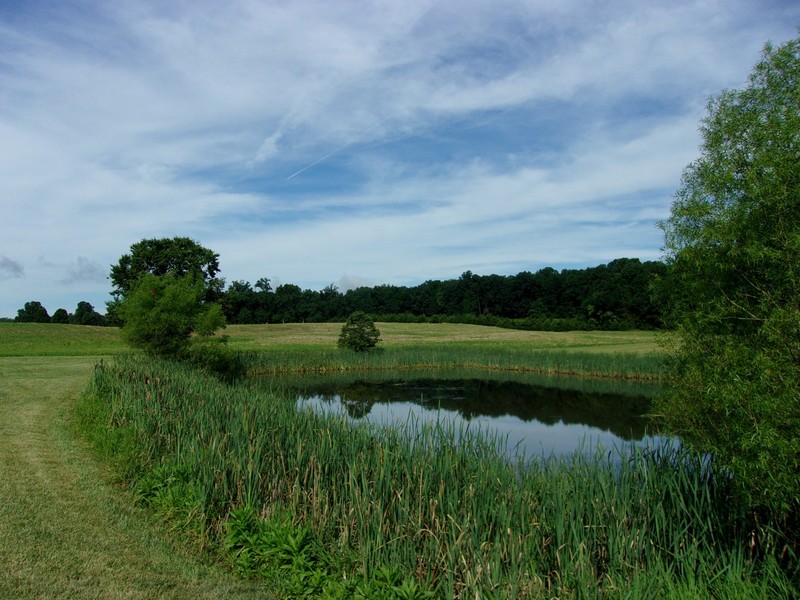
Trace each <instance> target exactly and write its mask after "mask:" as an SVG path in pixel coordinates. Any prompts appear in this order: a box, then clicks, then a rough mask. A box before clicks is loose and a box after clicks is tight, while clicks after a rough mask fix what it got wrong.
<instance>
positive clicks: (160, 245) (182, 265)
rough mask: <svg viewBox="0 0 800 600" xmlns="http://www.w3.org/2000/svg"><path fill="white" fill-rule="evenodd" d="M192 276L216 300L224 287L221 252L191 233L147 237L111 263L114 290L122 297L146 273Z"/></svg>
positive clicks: (206, 297) (116, 295) (206, 296)
mask: <svg viewBox="0 0 800 600" xmlns="http://www.w3.org/2000/svg"><path fill="white" fill-rule="evenodd" d="M148 273H149V274H151V275H156V276H159V277H161V276H164V275H171V276H173V277H191V278H193V279H196V280H200V281H202V282H203V283H204V285H205V289H204V294H205V299H207V300H213V299H215V298H216V297H217V296H218V295H219V293H220V292H221V291H222V287H223V281H222V279H220V278H218V277H217V274H218V273H219V255H218V254H217V253H215V252H212V251H211V250H209V249H208V248H205V247H203V246H201V245H200V244H198V243H197V242H195V241H194V240H192V239H190V238H187V237H174V238H160V239H145V240H142V241H141V242H137V243H136V244H133V245H132V246H131V251H130V254H123V255H122V257H121V258H120V259H119V262H118V263H117V264H116V265H113V266H112V267H111V283H112V284H113V286H114V288H113V290H112V291H111V294H112V295H113V296H114V297H115V298H117V299H121V298H122V297H124V296H125V295H126V294H128V293H129V292H130V291H131V290H132V289H133V288H134V287H135V286H136V285H137V282H138V281H139V278H140V277H142V276H143V275H145V274H148Z"/></svg>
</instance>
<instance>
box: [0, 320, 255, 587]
mask: <svg viewBox="0 0 800 600" xmlns="http://www.w3.org/2000/svg"><path fill="white" fill-rule="evenodd" d="M20 325H21V324H20ZM118 337H119V336H118V332H117V331H116V330H100V329H98V328H82V327H72V326H65V325H41V326H33V325H22V326H17V324H11V323H0V340H1V341H0V348H2V351H0V352H2V353H3V354H8V353H14V352H17V353H23V354H25V355H24V356H7V355H6V356H1V357H0V598H110V599H114V598H265V597H270V596H269V595H268V594H267V593H266V591H265V590H264V589H262V588H260V587H259V586H257V585H256V584H254V583H251V582H246V581H242V580H239V579H237V578H236V577H234V576H233V575H231V574H229V573H228V572H227V571H226V570H225V569H224V568H222V567H221V566H218V565H215V564H213V563H211V562H210V561H208V560H204V559H202V558H200V557H198V556H197V555H196V553H194V552H193V551H190V550H189V549H187V548H184V547H183V546H182V545H181V543H180V542H179V541H178V540H171V539H170V538H169V535H168V533H167V532H166V531H165V530H164V529H163V527H162V526H161V525H160V524H159V523H155V522H153V521H152V520H151V518H150V517H149V516H148V515H147V513H146V512H145V511H143V510H141V509H139V508H137V507H135V506H134V504H133V502H132V499H131V497H130V496H129V495H128V494H127V493H126V492H125V491H124V490H122V489H121V488H119V487H117V486H115V485H114V484H113V482H112V481H111V480H110V476H109V473H108V472H107V471H106V470H105V469H104V467H103V465H102V464H99V463H98V462H97V460H96V459H95V458H94V456H93V455H92V454H91V452H89V450H88V449H87V448H86V447H85V446H84V445H83V444H82V443H80V442H79V441H77V440H76V438H75V436H74V435H73V432H72V431H71V430H70V424H69V420H70V413H71V409H72V407H73V405H74V403H75V401H76V399H77V398H78V397H79V396H80V394H81V393H82V392H83V391H84V390H85V389H86V387H87V384H88V381H89V378H90V376H91V373H92V370H93V369H94V365H95V363H96V361H97V360H98V359H99V358H100V356H102V355H103V354H104V352H102V351H106V350H116V349H122V345H121V344H120V342H119V339H118ZM66 348H72V349H73V350H74V351H75V353H76V354H77V356H68V355H64V354H63V353H64V351H65V349H66ZM91 349H94V350H95V351H97V350H101V352H100V353H97V354H95V356H92V355H91V352H90V350H91ZM37 352H38V353H39V354H40V355H39V356H36V354H37ZM109 356H110V354H107V355H104V356H103V358H104V359H107V358H108V357H109Z"/></svg>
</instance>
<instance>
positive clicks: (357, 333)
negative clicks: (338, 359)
mask: <svg viewBox="0 0 800 600" xmlns="http://www.w3.org/2000/svg"><path fill="white" fill-rule="evenodd" d="M380 336H381V332H380V331H378V328H377V327H375V323H374V322H373V320H372V319H371V318H370V316H369V315H368V314H367V313H365V312H362V311H356V312H354V313H353V314H351V315H350V316H349V317H348V319H347V322H346V323H345V324H344V325H343V326H342V332H341V333H340V334H339V341H338V346H339V347H340V348H349V349H350V350H355V351H356V352H364V351H366V350H370V349H372V348H374V347H375V346H376V345H377V343H378V342H379V341H381V337H380Z"/></svg>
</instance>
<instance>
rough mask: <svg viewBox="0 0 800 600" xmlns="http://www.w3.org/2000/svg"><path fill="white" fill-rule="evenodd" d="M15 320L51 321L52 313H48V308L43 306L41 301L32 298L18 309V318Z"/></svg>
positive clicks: (23, 321)
mask: <svg viewBox="0 0 800 600" xmlns="http://www.w3.org/2000/svg"><path fill="white" fill-rule="evenodd" d="M14 320H15V321H18V322H20V323H49V322H50V315H48V314H47V309H46V308H45V307H44V306H42V303H41V302H39V301H37V300H31V301H30V302H26V303H25V306H24V307H23V308H20V309H19V310H18V311H17V318H16V319H14Z"/></svg>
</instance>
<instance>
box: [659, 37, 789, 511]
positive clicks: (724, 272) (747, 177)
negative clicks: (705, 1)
mask: <svg viewBox="0 0 800 600" xmlns="http://www.w3.org/2000/svg"><path fill="white" fill-rule="evenodd" d="M701 133H702V138H703V143H702V146H701V152H700V157H699V158H698V159H697V160H696V161H695V162H693V163H692V164H690V165H689V166H688V167H687V168H686V170H685V172H684V175H683V178H682V181H681V185H680V187H679V189H678V191H677V193H676V196H675V199H674V203H673V205H672V210H671V214H670V217H669V218H668V219H666V220H665V221H664V222H662V223H661V228H662V229H663V231H664V234H665V254H666V256H665V258H666V261H667V263H668V265H669V266H670V276H669V277H668V278H665V279H664V280H663V286H662V290H661V292H662V297H663V298H665V299H666V301H667V302H668V304H669V306H668V307H667V309H668V315H669V318H670V320H671V324H672V325H673V327H674V328H675V330H676V332H677V336H676V340H675V345H674V347H673V348H672V350H673V352H672V357H673V359H674V360H673V361H672V375H673V385H672V386H671V389H670V391H669V392H668V393H667V394H666V395H665V396H664V397H662V398H661V399H660V401H659V402H658V404H657V406H656V408H657V409H658V410H659V411H660V412H661V413H662V414H663V415H664V416H665V419H666V422H667V424H668V425H669V426H670V428H671V429H672V430H673V431H674V432H676V433H678V434H679V435H680V436H681V437H682V438H683V439H684V440H685V441H686V442H687V443H688V444H690V445H692V446H694V447H695V448H697V449H698V450H701V451H705V452H710V453H713V454H714V455H715V456H716V457H717V458H718V459H719V460H720V461H721V462H722V463H723V464H724V465H725V466H726V467H727V468H728V469H729V470H730V472H731V473H732V474H733V476H734V481H735V482H736V483H737V484H738V486H739V489H740V491H741V492H742V493H743V494H744V495H745V498H746V500H747V501H748V502H749V504H750V506H751V507H752V508H754V509H755V510H756V511H757V513H758V514H765V513H768V514H771V515H773V516H776V515H778V516H789V515H791V514H792V513H793V512H794V514H797V511H798V510H800V501H798V480H799V479H798V473H800V40H799V39H795V40H793V41H790V42H788V43H786V44H783V45H781V46H780V47H777V48H776V47H773V46H772V45H769V44H768V45H767V46H766V47H765V48H764V52H763V55H762V58H761V61H760V62H759V63H758V64H757V65H756V66H755V68H754V69H753V71H752V73H751V75H750V78H749V81H748V83H747V85H746V87H744V88H743V89H741V90H726V91H723V92H722V93H721V94H719V95H718V96H716V97H714V98H712V99H711V100H710V101H709V104H708V115H707V116H706V117H705V119H704V120H703V121H702V124H701Z"/></svg>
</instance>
